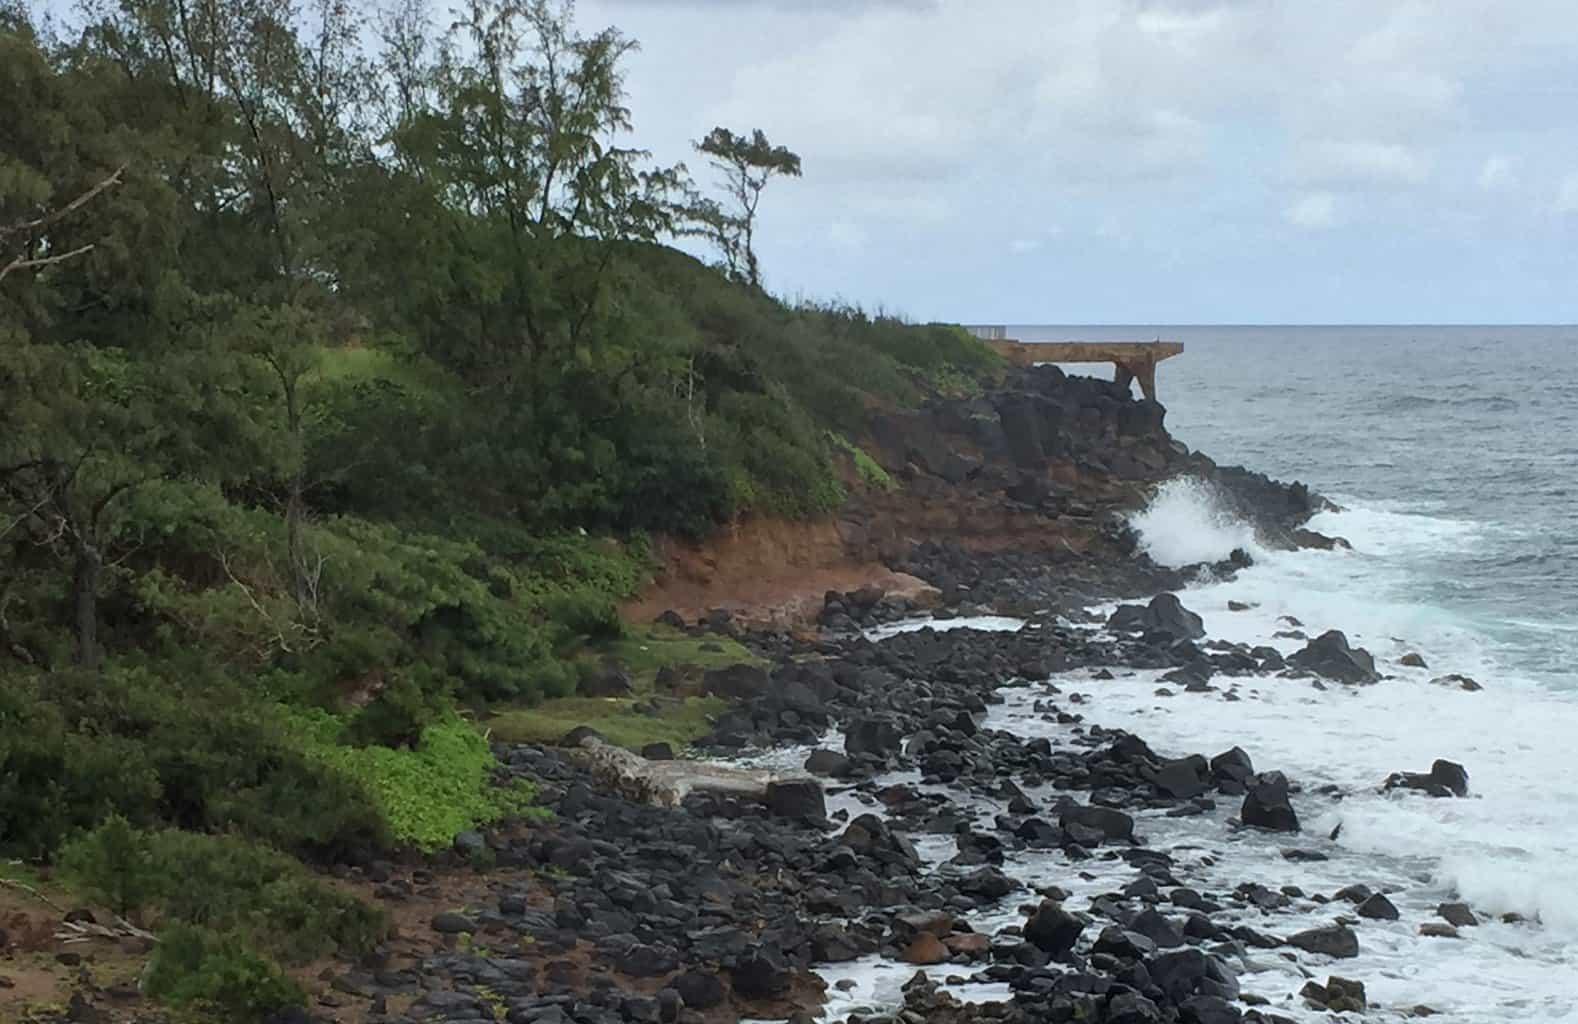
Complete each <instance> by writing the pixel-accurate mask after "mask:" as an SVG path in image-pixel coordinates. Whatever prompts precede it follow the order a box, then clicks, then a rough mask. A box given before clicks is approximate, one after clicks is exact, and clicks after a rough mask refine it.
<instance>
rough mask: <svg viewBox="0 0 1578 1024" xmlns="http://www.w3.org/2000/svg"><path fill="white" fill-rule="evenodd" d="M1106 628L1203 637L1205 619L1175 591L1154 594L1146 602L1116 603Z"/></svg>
mask: <svg viewBox="0 0 1578 1024" xmlns="http://www.w3.org/2000/svg"><path fill="white" fill-rule="evenodd" d="M1107 628H1108V629H1110V630H1112V631H1113V632H1115V633H1164V634H1166V635H1168V636H1171V637H1173V638H1175V639H1178V640H1194V639H1197V638H1199V637H1202V636H1205V622H1204V621H1203V620H1202V619H1201V618H1200V616H1198V615H1196V614H1195V613H1194V612H1192V611H1190V610H1189V609H1187V608H1185V607H1184V606H1183V602H1181V601H1179V600H1178V595H1176V594H1157V595H1156V596H1155V597H1153V598H1151V601H1150V604H1147V605H1137V604H1125V605H1119V606H1118V608H1117V609H1116V610H1115V611H1114V612H1113V613H1112V615H1111V616H1109V617H1108V619H1107Z"/></svg>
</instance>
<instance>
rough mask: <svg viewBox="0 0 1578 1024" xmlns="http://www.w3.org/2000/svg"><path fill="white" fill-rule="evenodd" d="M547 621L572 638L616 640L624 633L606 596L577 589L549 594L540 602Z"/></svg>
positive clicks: (614, 608)
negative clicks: (567, 632) (566, 630)
mask: <svg viewBox="0 0 1578 1024" xmlns="http://www.w3.org/2000/svg"><path fill="white" fill-rule="evenodd" d="M543 611H544V613H546V614H547V616H548V618H549V619H550V620H551V621H553V622H556V623H558V624H560V625H562V626H564V627H565V628H566V629H568V630H569V631H570V632H571V633H573V634H575V635H576V636H584V637H587V638H589V639H592V640H617V639H619V637H620V636H621V635H622V634H623V633H624V628H625V627H624V622H623V621H621V620H620V618H619V606H618V605H617V604H615V603H614V599H613V598H612V597H610V596H609V595H608V594H607V593H605V592H603V591H600V590H596V589H594V588H592V587H587V586H580V587H574V588H571V589H568V590H561V591H559V592H558V593H555V594H551V595H549V596H548V598H547V599H546V600H545V601H544V602H543Z"/></svg>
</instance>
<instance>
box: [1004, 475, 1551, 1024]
mask: <svg viewBox="0 0 1578 1024" xmlns="http://www.w3.org/2000/svg"><path fill="white" fill-rule="evenodd" d="M1209 498H1210V496H1209V493H1208V492H1205V491H1203V490H1202V489H1200V488H1198V487H1197V486H1193V485H1185V486H1171V485H1170V486H1169V488H1164V489H1163V491H1162V492H1161V493H1160V494H1158V496H1157V500H1156V502H1154V503H1153V505H1152V507H1151V508H1149V509H1147V510H1146V512H1145V513H1144V514H1142V515H1141V516H1139V517H1137V518H1136V526H1137V527H1138V528H1139V529H1140V531H1141V535H1142V538H1143V540H1144V542H1145V544H1146V547H1147V550H1149V551H1151V553H1152V557H1155V558H1157V559H1158V560H1159V561H1165V562H1167V563H1168V564H1180V563H1184V562H1188V561H1193V560H1199V559H1202V558H1215V557H1220V556H1221V554H1222V553H1223V550H1224V548H1228V545H1230V544H1237V543H1238V542H1239V538H1241V537H1242V536H1243V530H1244V528H1243V527H1235V526H1234V525H1233V524H1232V523H1224V522H1222V521H1221V518H1220V515H1219V510H1218V508H1217V507H1216V506H1215V504H1214V503H1212V502H1211V501H1210V500H1209ZM1311 526H1312V528H1314V529H1317V530H1320V531H1321V532H1323V533H1328V534H1335V535H1339V536H1343V537H1345V538H1347V539H1348V540H1349V541H1350V542H1351V543H1352V544H1353V546H1354V549H1353V550H1352V551H1337V552H1268V551H1257V552H1255V556H1256V564H1255V566H1254V567H1253V568H1251V569H1248V570H1246V571H1244V572H1242V573H1240V574H1239V575H1238V577H1237V578H1236V579H1234V580H1232V581H1227V582H1220V581H1209V582H1204V583H1202V584H1200V585H1199V586H1196V587H1193V588H1190V589H1189V590H1188V591H1186V592H1185V593H1183V594H1182V595H1181V596H1182V598H1183V601H1184V603H1185V604H1186V605H1187V606H1188V607H1190V608H1191V609H1193V610H1195V611H1196V612H1198V613H1199V614H1200V615H1201V616H1202V617H1203V618H1204V620H1205V625H1206V630H1207V634H1208V635H1209V636H1211V637H1213V638H1221V639H1226V640H1231V641H1235V642H1246V643H1257V644H1266V643H1269V644H1271V645H1274V646H1277V647H1279V648H1280V649H1282V650H1283V651H1284V652H1288V651H1293V650H1296V649H1298V647H1300V646H1302V643H1303V641H1302V640H1300V639H1299V638H1297V637H1294V636H1283V637H1274V636H1273V634H1275V633H1277V632H1289V631H1291V630H1292V629H1293V627H1292V626H1291V625H1290V623H1289V621H1288V619H1287V618H1286V617H1287V616H1291V617H1294V618H1296V619H1298V620H1299V621H1301V622H1302V623H1303V624H1304V626H1305V630H1306V631H1307V632H1308V634H1309V635H1314V634H1315V633H1317V632H1320V631H1323V630H1325V629H1328V628H1337V629H1342V630H1344V631H1345V632H1346V633H1347V635H1348V637H1349V639H1350V641H1352V642H1354V643H1356V644H1362V645H1364V646H1365V647H1367V648H1368V649H1370V650H1371V651H1372V653H1374V654H1375V656H1376V660H1377V666H1378V668H1379V669H1380V670H1381V671H1382V672H1383V673H1385V674H1387V675H1388V676H1390V677H1391V678H1388V679H1386V680H1384V681H1382V682H1381V683H1379V684H1377V685H1374V686H1369V687H1360V688H1349V687H1342V686H1335V685H1334V686H1330V687H1328V688H1327V689H1325V690H1319V689H1316V688H1315V687H1313V686H1312V685H1311V683H1310V682H1309V681H1300V680H1288V679H1280V678H1257V679H1252V680H1226V679H1218V680H1216V681H1215V685H1217V686H1218V687H1221V688H1226V687H1228V686H1234V685H1236V687H1237V694H1238V696H1239V697H1240V698H1241V699H1240V700H1239V701H1237V702H1232V703H1224V702H1223V701H1222V700H1221V699H1220V698H1219V697H1217V696H1214V695H1209V694H1208V695H1183V694H1181V695H1179V696H1176V697H1173V698H1170V699H1169V698H1162V697H1158V696H1157V695H1156V693H1155V691H1156V689H1157V687H1158V681H1157V679H1156V677H1155V674H1153V673H1136V674H1133V675H1132V676H1130V677H1128V678H1119V679H1118V680H1115V681H1113V682H1110V683H1100V684H1097V683H1093V682H1091V681H1089V680H1084V679H1076V678H1070V679H1068V680H1067V681H1065V680H1061V679H1060V680H1058V684H1059V686H1061V687H1064V688H1065V689H1067V688H1068V687H1076V688H1077V689H1079V690H1080V692H1084V693H1087V694H1088V695H1089V696H1090V698H1091V699H1090V703H1088V704H1087V705H1085V706H1084V707H1083V708H1082V709H1081V710H1082V712H1083V713H1084V714H1085V715H1086V718H1087V720H1088V721H1093V722H1099V723H1101V724H1103V725H1109V726H1117V727H1121V728H1127V729H1132V730H1133V731H1134V732H1136V733H1138V734H1139V735H1141V736H1143V737H1145V738H1146V739H1147V740H1148V741H1150V742H1151V743H1152V745H1153V746H1154V747H1156V748H1157V749H1158V750H1159V751H1160V752H1163V753H1166V754H1185V753H1194V752H1200V753H1204V754H1206V755H1208V756H1209V755H1211V754H1214V753H1217V752H1219V751H1221V750H1224V749H1226V748H1227V747H1229V746H1232V745H1234V744H1238V745H1242V746H1244V747H1245V748H1246V749H1248V750H1249V752H1250V753H1251V755H1252V756H1253V757H1254V760H1255V763H1256V765H1257V767H1260V768H1262V769H1271V768H1275V769H1281V770H1283V771H1286V772H1287V773H1288V774H1289V775H1290V776H1292V777H1294V778H1296V779H1299V780H1301V781H1303V782H1304V783H1305V784H1306V787H1307V788H1306V792H1305V794H1304V795H1302V796H1300V797H1299V798H1297V800H1296V803H1297V806H1298V808H1299V812H1300V815H1301V816H1302V817H1303V819H1304V821H1305V826H1306V833H1305V837H1304V839H1303V840H1302V841H1301V843H1304V844H1307V843H1309V842H1311V840H1312V839H1314V841H1315V842H1316V843H1317V844H1320V843H1321V840H1319V839H1318V837H1321V836H1324V835H1325V834H1326V833H1327V832H1328V831H1330V829H1332V828H1333V827H1335V826H1336V825H1338V824H1339V823H1340V824H1341V825H1342V830H1341V832H1340V834H1339V838H1338V840H1337V842H1336V843H1326V844H1324V846H1325V848H1326V852H1328V853H1329V854H1330V855H1331V858H1332V859H1331V860H1330V861H1327V862H1322V863H1316V864H1293V863H1289V862H1287V861H1284V860H1283V859H1282V858H1281V857H1280V855H1279V852H1278V849H1277V847H1278V845H1279V843H1278V841H1276V840H1271V839H1267V838H1263V837H1255V836H1246V837H1244V838H1243V839H1240V840H1232V841H1229V840H1227V838H1226V830H1225V829H1224V828H1223V825H1222V822H1221V821H1220V820H1219V819H1220V817H1222V816H1225V814H1226V813H1227V810H1228V809H1224V810H1222V811H1219V812H1218V816H1217V818H1215V819H1213V818H1210V817H1207V818H1203V819H1194V820H1192V821H1190V820H1185V821H1181V822H1178V821H1171V820H1167V819H1160V818H1159V819H1156V820H1155V821H1153V822H1152V823H1151V832H1152V836H1153V838H1156V839H1159V840H1164V841H1165V840H1172V841H1174V842H1176V841H1178V840H1179V839H1181V838H1182V839H1188V838H1194V839H1197V840H1198V841H1199V842H1200V843H1201V844H1202V845H1203V846H1205V847H1206V848H1208V849H1211V850H1212V852H1213V853H1214V854H1215V859H1216V863H1215V866H1214V867H1212V868H1211V870H1210V874H1211V876H1212V877H1213V878H1215V879H1216V880H1218V882H1219V883H1220V884H1224V885H1226V886H1227V887H1231V886H1232V885H1235V884H1237V882H1239V881H1242V880H1247V879H1254V880H1259V881H1262V882H1264V883H1265V884H1267V885H1272V886H1280V885H1284V884H1288V883H1290V882H1291V883H1293V884H1296V885H1299V886H1301V887H1303V888H1304V889H1306V890H1307V891H1311V892H1326V893H1328V894H1329V893H1331V892H1332V891H1334V890H1335V889H1336V888H1339V887H1341V886H1343V885H1347V884H1350V883H1352V882H1364V883H1366V884H1369V885H1372V886H1375V887H1378V888H1388V889H1394V888H1395V890H1396V892H1394V893H1393V895H1392V899H1393V901H1394V902H1395V903H1396V904H1397V905H1398V906H1399V908H1400V909H1401V910H1402V912H1403V919H1402V920H1401V921H1400V922H1398V923H1395V924H1383V923H1378V922H1365V924H1364V925H1363V927H1362V928H1361V929H1360V942H1361V948H1362V950H1363V952H1362V953H1361V956H1360V958H1359V959H1358V960H1357V961H1354V962H1345V963H1344V964H1343V966H1342V973H1343V974H1344V975H1345V976H1350V977H1358V978H1362V979H1364V980H1365V982H1366V984H1367V986H1368V988H1369V992H1370V996H1371V1000H1372V1003H1376V1002H1379V1003H1382V1004H1386V1005H1390V1006H1393V1007H1402V1006H1408V1005H1412V1004H1414V1003H1424V1004H1428V1005H1430V1006H1432V1007H1434V1008H1436V1009H1437V1010H1440V1011H1443V1016H1441V1017H1438V1018H1436V1019H1439V1020H1450V1021H1465V1022H1476V1024H1478V1022H1484V1024H1489V1022H1499V1021H1503V1020H1507V1019H1512V1018H1519V1019H1540V1020H1557V1019H1567V1018H1569V1017H1572V1016H1578V1009H1575V1008H1574V1007H1575V1005H1578V973H1575V972H1574V970H1573V968H1574V966H1575V964H1578V816H1575V815H1574V814H1573V813H1572V809H1573V808H1574V807H1578V760H1575V759H1574V758H1573V757H1572V756H1571V748H1572V743H1573V737H1574V736H1578V695H1575V694H1573V693H1571V692H1563V691H1560V690H1553V689H1550V688H1549V687H1547V686H1543V685H1541V680H1537V679H1534V678H1531V677H1528V676H1527V675H1525V674H1523V673H1521V672H1520V671H1519V669H1518V660H1517V659H1516V658H1515V657H1513V656H1510V655H1509V652H1508V651H1506V650H1504V649H1502V648H1500V647H1499V646H1498V644H1497V642H1496V640H1495V639H1494V638H1493V637H1492V636H1491V634H1490V633H1489V632H1488V630H1487V629H1486V628H1485V627H1484V624H1480V623H1476V622H1474V621H1471V620H1467V619H1464V618H1462V617H1461V616H1458V615H1454V614H1451V613H1448V612H1446V611H1445V610H1443V609H1441V608H1438V607H1434V606H1432V605H1430V604H1427V603H1421V601H1420V598H1419V596H1418V594H1419V584H1420V579H1421V571H1422V569H1423V568H1427V567H1428V566H1429V564H1430V562H1431V559H1432V557H1433V556H1435V555H1439V553H1441V552H1443V551H1447V550H1461V549H1463V548H1464V547H1469V546H1473V545H1476V544H1478V543H1480V542H1481V540H1482V528H1481V527H1479V526H1477V525H1476V524H1473V523H1468V522H1462V521H1454V520H1448V519H1438V518H1431V517H1427V516H1420V515H1414V514H1409V513H1407V512H1403V511H1399V510H1395V509H1385V508H1373V507H1366V506H1363V505H1360V504H1355V505H1351V506H1350V507H1349V508H1348V509H1347V510H1346V511H1343V512H1331V513H1323V514H1321V515H1320V516H1317V517H1316V519H1315V520H1314V521H1313V522H1312V523H1311ZM1190 530H1193V531H1194V533H1193V535H1190V534H1189V532H1188V531H1190ZM1163 556H1165V557H1163ZM1229 601H1234V602H1240V603H1246V604H1249V605H1250V606H1251V607H1250V609H1249V610H1247V611H1239V612H1234V611H1230V610H1229V609H1228V602H1229ZM1410 652H1413V653H1419V654H1422V655H1423V657H1424V658H1425V659H1426V661H1427V662H1428V663H1429V666H1430V667H1429V669H1414V668H1407V667H1404V666H1402V665H1401V664H1400V658H1401V657H1402V655H1403V654H1405V653H1410ZM1446 673H1463V674H1466V675H1470V676H1473V677H1475V678H1476V679H1478V680H1479V681H1480V682H1481V683H1483V684H1484V686H1485V687H1486V689H1485V690H1484V691H1483V692H1479V693H1467V692H1464V691H1462V690H1460V689H1455V688H1450V687H1445V686H1439V685H1432V684H1431V683H1430V679H1431V678H1432V677H1434V676H1438V675H1443V674H1446ZM1028 699H1030V698H1029V697H1028V696H1024V697H1020V698H1017V700H1020V701H1023V700H1028ZM1015 703H1016V700H1015V699H1011V700H1010V703H1009V705H1007V707H1006V708H1005V709H1003V710H1002V711H1001V712H999V714H1001V715H1004V716H1007V717H1008V718H1009V719H1012V718H1013V717H1014V716H1015V714H1016V711H1015ZM1018 714H1020V715H1022V718H1021V720H1020V721H1018V722H1013V723H1012V724H1009V725H1008V726H1007V727H1010V728H1015V729H1016V730H1019V731H1025V730H1027V729H1028V730H1031V731H1038V730H1039V731H1051V730H1052V727H1050V726H1048V725H1047V723H1045V722H1044V721H1042V720H1041V719H1039V718H1034V717H1033V716H1029V715H1024V714H1023V709H1021V710H1020V711H1019V712H1018ZM1438 757H1441V758H1447V759H1450V760H1454V761H1459V762H1461V763H1463V764H1464V765H1465V766H1466V767H1467V768H1468V771H1469V774H1470V786H1471V790H1472V793H1471V797H1470V798H1469V799H1467V800H1432V799H1428V798H1424V797H1421V796H1418V795H1416V794H1407V795H1400V794H1396V793H1394V794H1389V795H1388V794H1383V793H1382V792H1381V791H1380V788H1379V787H1380V783H1381V781H1382V780H1383V779H1384V778H1385V777H1386V775H1387V774H1389V773H1390V772H1393V771H1399V770H1410V771H1425V770H1428V768H1429V766H1430V764H1431V762H1432V761H1433V760H1434V759H1436V758H1438ZM1321 785H1333V786H1336V787H1338V788H1339V789H1340V791H1341V792H1342V793H1343V798H1342V799H1341V800H1340V801H1339V800H1334V799H1332V798H1329V797H1325V796H1322V795H1319V794H1318V793H1317V792H1316V787H1318V786H1321ZM1281 845H1285V841H1283V842H1282V843H1281ZM1454 898H1461V899H1463V900H1466V901H1467V902H1469V903H1470V904H1472V905H1473V906H1474V908H1475V910H1476V911H1477V912H1478V913H1480V914H1481V916H1482V917H1485V918H1487V919H1488V920H1487V921H1486V923H1484V924H1482V925H1481V926H1480V927H1478V928H1470V929H1464V930H1463V936H1464V937H1463V939H1462V940H1460V941H1456V942H1444V941H1442V940H1431V939H1425V938H1422V937H1420V936H1419V935H1418V926H1419V924H1420V923H1422V922H1424V921H1427V920H1432V919H1435V915H1434V911H1435V906H1436V904H1437V903H1438V902H1439V901H1443V900H1448V899H1454ZM1340 909H1341V908H1330V909H1328V908H1320V909H1318V910H1316V911H1314V912H1312V913H1311V914H1310V915H1309V923H1310V924H1315V923H1322V922H1323V921H1325V920H1329V918H1330V917H1331V916H1332V915H1333V914H1334V913H1336V912H1338V910H1340ZM1503 914H1517V915H1521V916H1522V917H1524V918H1526V919H1528V923H1521V924H1508V923H1502V922H1500V921H1499V920H1497V918H1498V917H1499V916H1500V915H1503ZM1268 923H1270V922H1262V924H1261V925H1260V926H1264V925H1265V924H1268ZM1276 926H1277V927H1278V928H1286V930H1289V931H1291V930H1293V928H1294V927H1297V926H1298V925H1297V924H1296V923H1295V922H1288V923H1287V924H1284V923H1283V922H1281V921H1278V922H1276ZM1306 959H1307V958H1306ZM1306 966H1310V967H1311V968H1312V969H1321V968H1316V967H1315V966H1314V965H1310V964H1307V965H1306ZM1301 984H1302V978H1300V977H1299V976H1297V975H1296V973H1290V974H1287V975H1286V976H1281V975H1279V974H1278V973H1277V972H1275V971H1269V972H1265V973H1260V974H1255V975H1252V976H1251V977H1249V978H1246V979H1245V987H1246V990H1247V991H1252V992H1255V993H1257V994H1260V995H1265V996H1267V997H1269V998H1272V999H1273V1000H1274V1001H1276V1002H1277V1004H1278V1009H1279V1012H1287V1013H1290V1014H1291V1015H1293V1016H1298V1017H1304V1012H1303V1011H1302V1009H1301V1007H1300V1006H1299V1005H1297V1004H1298V1002H1299V1001H1298V1000H1297V999H1295V998H1293V997H1292V994H1293V993H1295V992H1296V991H1297V989H1298V987H1299V986H1300V985H1301ZM1308 1019H1315V1018H1313V1017H1309V1018H1308Z"/></svg>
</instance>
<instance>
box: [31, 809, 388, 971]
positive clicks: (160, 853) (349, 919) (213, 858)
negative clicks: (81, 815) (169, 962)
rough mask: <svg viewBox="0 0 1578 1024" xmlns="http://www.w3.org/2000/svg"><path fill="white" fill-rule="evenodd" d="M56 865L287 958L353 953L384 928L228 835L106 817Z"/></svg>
mask: <svg viewBox="0 0 1578 1024" xmlns="http://www.w3.org/2000/svg"><path fill="white" fill-rule="evenodd" d="M60 864H61V868H62V870H63V871H64V872H65V873H66V875H67V877H69V878H70V879H72V881H73V882H74V883H75V884H76V885H78V886H79V887H81V888H82V889H83V890H84V891H86V892H89V893H91V894H93V895H95V896H98V897H100V898H102V899H105V900H107V901H110V902H111V903H112V905H114V906H115V907H116V909H117V911H118V912H120V913H123V914H128V915H130V914H139V913H140V914H143V915H144V916H147V915H152V916H153V917H155V918H157V921H158V923H159V924H160V925H161V926H168V925H171V924H183V925H197V926H201V927H204V928H209V929H213V930H215V931H218V932H223V933H225V934H231V935H237V936H242V937H244V938H245V939H246V940H247V942H248V944H249V945H250V946H251V947H252V948H255V949H260V950H264V951H267V952H270V953H272V954H274V955H276V956H279V957H281V958H282V959H285V960H289V961H291V962H296V963H305V962H306V961H309V960H312V959H314V958H316V957H319V956H324V955H327V954H329V953H336V952H339V953H346V954H355V953H360V952H363V951H365V950H367V949H369V948H371V947H372V946H373V945H374V944H375V943H376V942H377V941H378V939H379V938H380V937H381V935H382V933H383V928H384V925H383V917H382V915H381V914H380V913H379V912H378V911H377V910H375V909H373V908H372V907H370V906H368V905H367V904H365V903H363V902H361V901H360V900H358V899H357V898H355V897H354V896H351V895H349V894H346V893H342V892H340V891H339V890H337V889H335V888H333V887H332V886H329V885H327V884H325V883H323V882H321V881H319V880H318V879H317V878H315V877H313V876H312V875H311V873H309V872H308V871H307V869H306V868H304V867H302V865H301V864H300V863H299V862H297V861H296V860H294V859H293V858H291V857H288V856H286V855H285V854H282V853H279V852H278V851H276V850H272V849H269V848H268V847H265V846H262V845H259V844H257V843H254V842H249V841H248V840H245V839H241V838H238V837H236V836H209V835H201V834H198V833H195V832H181V831H177V830H174V829H169V830H164V831H157V832H142V831H138V830H136V829H132V828H131V827H130V826H129V825H127V824H126V822H125V820H124V819H120V818H111V819H110V820H109V821H108V822H106V823H105V824H103V825H101V826H99V827H98V828H96V829H94V830H93V831H91V832H88V833H85V834H83V835H81V836H79V837H77V838H76V839H74V840H72V841H71V842H70V843H69V844H67V845H66V847H65V848H64V849H63V850H62V851H61V855H60Z"/></svg>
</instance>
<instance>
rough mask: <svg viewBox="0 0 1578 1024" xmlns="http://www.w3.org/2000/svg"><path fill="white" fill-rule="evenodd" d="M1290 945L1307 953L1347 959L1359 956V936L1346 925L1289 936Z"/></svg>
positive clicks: (1315, 929)
mask: <svg viewBox="0 0 1578 1024" xmlns="http://www.w3.org/2000/svg"><path fill="white" fill-rule="evenodd" d="M1288 945H1290V946H1293V947H1295V948H1298V949H1302V950H1304V951H1305V952H1306V953H1319V954H1321V955H1322V956H1330V957H1337V958H1339V959H1346V958H1349V957H1355V956H1358V955H1359V936H1357V935H1355V934H1354V931H1353V929H1352V928H1349V927H1348V926H1347V925H1345V924H1332V925H1326V926H1325V927H1323V928H1311V929H1309V930H1307V931H1302V932H1297V933H1295V934H1293V935H1289V936H1288Z"/></svg>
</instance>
